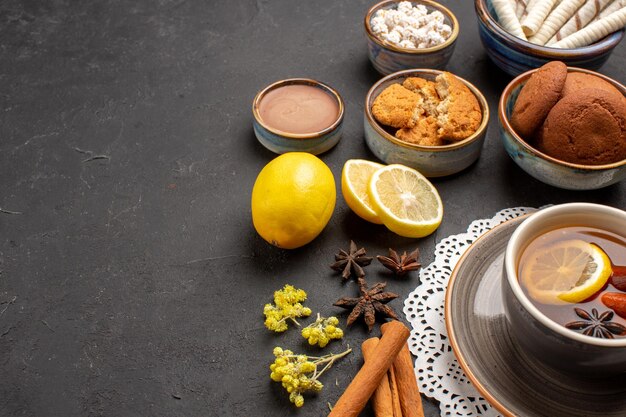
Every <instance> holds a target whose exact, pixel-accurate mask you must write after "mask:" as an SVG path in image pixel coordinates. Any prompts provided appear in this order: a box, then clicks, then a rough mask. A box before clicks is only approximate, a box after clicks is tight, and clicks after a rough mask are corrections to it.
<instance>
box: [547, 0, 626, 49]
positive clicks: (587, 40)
mask: <svg viewBox="0 0 626 417" xmlns="http://www.w3.org/2000/svg"><path fill="white" fill-rule="evenodd" d="M624 25H626V7H623V8H621V9H619V10H618V11H616V12H613V13H611V14H610V15H608V16H607V17H605V18H604V19H600V20H598V21H597V22H593V23H592V24H590V25H589V26H587V27H586V28H584V29H583V30H579V31H578V32H576V33H573V34H571V35H570V36H568V37H567V38H565V39H562V40H560V41H558V42H557V43H555V44H552V45H551V46H552V47H554V48H580V47H581V46H587V45H591V44H592V43H594V42H596V41H598V40H600V39H602V38H604V37H605V36H606V35H608V34H609V33H613V32H615V31H616V30H619V29H621V28H623V27H624Z"/></svg>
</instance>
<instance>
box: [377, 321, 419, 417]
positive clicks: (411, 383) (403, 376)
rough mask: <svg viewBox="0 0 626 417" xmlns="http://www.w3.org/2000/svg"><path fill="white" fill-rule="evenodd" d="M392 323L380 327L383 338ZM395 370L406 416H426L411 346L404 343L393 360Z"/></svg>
mask: <svg viewBox="0 0 626 417" xmlns="http://www.w3.org/2000/svg"><path fill="white" fill-rule="evenodd" d="M389 324H391V323H385V324H383V325H382V326H381V327H380V330H381V331H382V333H383V338H384V337H385V334H386V333H389V332H390V331H391V328H390V327H389ZM393 371H394V373H395V378H396V383H397V384H398V392H399V396H400V407H401V408H402V415H403V416H404V417H424V409H423V408H422V397H421V396H420V391H419V387H418V386H417V378H416V377H415V371H414V370H413V360H412V359H411V352H410V351H409V346H408V345H407V344H406V343H404V345H403V346H402V349H401V350H400V352H399V353H398V356H397V357H396V359H395V361H394V362H393Z"/></svg>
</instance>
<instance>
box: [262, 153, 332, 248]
mask: <svg viewBox="0 0 626 417" xmlns="http://www.w3.org/2000/svg"><path fill="white" fill-rule="evenodd" d="M336 197H337V192H336V191H335V179H334V178H333V173H332V172H331V171H330V168H328V166H327V165H326V164H325V163H324V162H322V160H320V159H319V158H317V157H316V156H314V155H311V154H309V153H305V152H288V153H285V154H283V155H280V156H279V157H277V158H275V159H273V160H272V161H270V162H269V163H268V164H267V165H265V167H263V169H262V170H261V172H260V173H259V176H258V177H257V179H256V181H255V183H254V187H253V188H252V222H253V223H254V228H255V229H256V231H257V232H258V233H259V235H261V237H262V238H263V239H265V240H266V241H268V242H269V243H271V244H272V245H274V246H278V247H279V248H284V249H294V248H298V247H300V246H303V245H306V244H307V243H309V242H310V241H312V240H313V239H315V238H316V237H317V235H319V234H320V233H321V231H322V230H323V229H324V227H325V226H326V224H327V223H328V221H329V220H330V217H331V215H332V214H333V210H334V209H335V200H336Z"/></svg>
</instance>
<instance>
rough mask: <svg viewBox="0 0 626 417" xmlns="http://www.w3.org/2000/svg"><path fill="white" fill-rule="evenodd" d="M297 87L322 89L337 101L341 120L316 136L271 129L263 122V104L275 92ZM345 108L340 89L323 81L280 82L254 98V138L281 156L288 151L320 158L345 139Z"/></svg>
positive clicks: (307, 79) (291, 79)
mask: <svg viewBox="0 0 626 417" xmlns="http://www.w3.org/2000/svg"><path fill="white" fill-rule="evenodd" d="M294 84H297V85H309V86H312V87H315V88H319V89H321V90H323V91H325V92H326V93H328V94H329V95H330V96H331V97H332V98H334V99H335V100H336V101H337V105H338V109H339V111H338V112H337V120H335V122H334V123H333V124H331V125H330V126H328V127H327V128H325V129H324V130H320V131H319V132H314V133H290V132H283V131H281V130H278V129H274V128H272V127H270V126H268V125H267V124H266V123H265V122H264V121H263V118H262V117H261V114H260V112H259V104H260V103H261V101H262V100H263V97H265V95H266V94H267V93H268V92H270V91H272V90H275V89H277V88H280V87H284V86H286V85H294ZM344 109H345V106H344V103H343V99H342V98H341V96H340V95H339V93H338V92H337V90H335V89H334V88H332V87H330V86H328V85H326V84H324V83H322V82H320V81H316V80H312V79H309V78H289V79H286V80H281V81H277V82H275V83H273V84H270V85H269V86H267V87H265V88H264V89H263V90H261V91H259V92H258V93H257V95H256V96H255V97H254V100H253V102H252V115H253V116H254V117H253V120H252V126H253V128H254V135H255V136H256V138H257V139H258V141H259V142H260V143H261V144H262V145H263V146H265V147H266V148H267V149H269V150H270V151H272V152H274V153H277V154H283V153H286V152H309V153H312V154H313V155H318V154H321V153H323V152H326V151H328V150H329V149H331V148H332V147H333V146H335V145H336V144H337V143H338V142H339V139H341V134H342V131H343V116H344Z"/></svg>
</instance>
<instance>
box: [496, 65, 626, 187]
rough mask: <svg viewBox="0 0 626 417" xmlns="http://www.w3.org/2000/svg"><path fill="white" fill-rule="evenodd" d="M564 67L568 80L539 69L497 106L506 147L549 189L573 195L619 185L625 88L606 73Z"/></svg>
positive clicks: (624, 160) (624, 164)
mask: <svg viewBox="0 0 626 417" xmlns="http://www.w3.org/2000/svg"><path fill="white" fill-rule="evenodd" d="M548 65H550V66H552V68H553V69H554V68H556V67H558V66H559V65H558V64H554V63H550V64H547V65H546V67H547V66H548ZM566 68H567V75H566V77H565V80H564V81H563V79H562V74H561V73H560V70H559V72H555V71H546V70H545V68H539V69H537V70H532V71H528V72H526V73H524V74H522V75H520V76H518V77H517V78H515V79H514V80H513V81H511V83H509V85H508V86H507V87H506V88H505V89H504V91H503V93H502V96H501V97H500V103H499V106H498V121H499V122H500V133H501V138H502V142H503V144H504V147H505V149H506V151H507V153H508V154H509V156H510V157H511V158H512V159H513V160H514V161H515V163H517V164H518V165H519V166H520V167H521V168H522V169H523V170H524V171H526V172H527V173H528V174H530V175H531V176H533V177H535V178H536V179H538V180H540V181H542V182H544V183H546V184H550V185H553V186H555V187H559V188H565V189H571V190H592V189H598V188H602V187H606V186H609V185H611V184H615V183H616V182H619V181H621V180H622V179H624V178H626V98H625V95H626V88H625V87H624V86H623V85H622V84H620V83H619V82H618V81H615V80H613V79H611V78H609V77H606V76H604V75H602V74H598V73H595V72H593V71H589V70H585V69H582V68H573V67H566ZM550 74H552V76H553V77H557V78H558V79H557V78H550V77H549V75H550ZM557 81H558V83H557ZM557 84H558V86H561V85H562V87H561V88H560V89H559V88H557V87H555V86H557ZM589 87H591V88H589ZM533 92H538V93H537V99H535V100H532V99H529V97H534V95H533ZM546 92H549V94H548V95H549V96H550V97H549V98H546ZM554 97H556V102H555V103H554V104H553V105H552V106H550V105H549V104H550V103H552V102H553V101H554ZM525 114H528V115H530V116H532V117H527V118H525V117H522V116H523V115H525Z"/></svg>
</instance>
